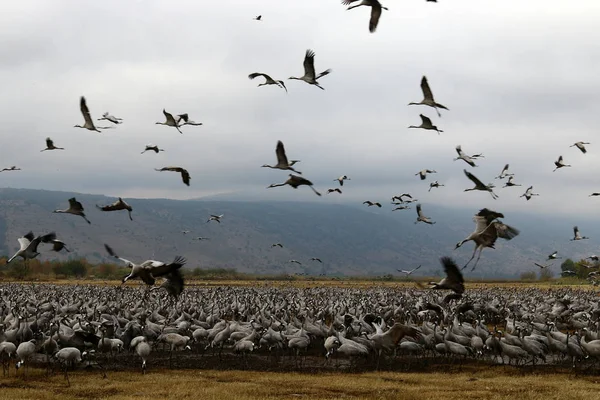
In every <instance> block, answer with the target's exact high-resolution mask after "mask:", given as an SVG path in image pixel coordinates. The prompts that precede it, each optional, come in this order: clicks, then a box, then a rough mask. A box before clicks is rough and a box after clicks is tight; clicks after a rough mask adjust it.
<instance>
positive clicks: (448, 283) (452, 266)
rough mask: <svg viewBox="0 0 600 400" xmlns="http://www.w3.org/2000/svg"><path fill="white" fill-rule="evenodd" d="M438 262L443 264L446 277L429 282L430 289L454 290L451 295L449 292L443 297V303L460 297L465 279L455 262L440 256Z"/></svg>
mask: <svg viewBox="0 0 600 400" xmlns="http://www.w3.org/2000/svg"><path fill="white" fill-rule="evenodd" d="M440 262H441V263H442V265H443V266H444V272H445V273H446V277H445V278H443V279H442V280H441V281H439V282H437V283H435V282H430V284H431V285H432V286H431V289H434V290H452V291H453V292H454V294H453V295H452V294H450V295H447V296H446V297H445V298H444V303H448V302H449V301H450V300H452V299H455V300H458V299H460V298H461V297H462V294H463V293H464V292H465V280H464V278H463V276H462V274H461V272H460V270H459V269H458V266H457V265H456V262H454V260H453V259H452V258H450V257H442V258H440Z"/></svg>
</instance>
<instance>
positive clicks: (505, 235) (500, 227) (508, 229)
mask: <svg viewBox="0 0 600 400" xmlns="http://www.w3.org/2000/svg"><path fill="white" fill-rule="evenodd" d="M494 226H495V228H496V234H497V235H498V237H499V238H502V239H506V240H511V239H512V238H514V237H515V236H517V235H518V234H519V230H518V229H515V228H513V227H512V226H510V225H506V224H505V223H503V222H500V221H498V222H494Z"/></svg>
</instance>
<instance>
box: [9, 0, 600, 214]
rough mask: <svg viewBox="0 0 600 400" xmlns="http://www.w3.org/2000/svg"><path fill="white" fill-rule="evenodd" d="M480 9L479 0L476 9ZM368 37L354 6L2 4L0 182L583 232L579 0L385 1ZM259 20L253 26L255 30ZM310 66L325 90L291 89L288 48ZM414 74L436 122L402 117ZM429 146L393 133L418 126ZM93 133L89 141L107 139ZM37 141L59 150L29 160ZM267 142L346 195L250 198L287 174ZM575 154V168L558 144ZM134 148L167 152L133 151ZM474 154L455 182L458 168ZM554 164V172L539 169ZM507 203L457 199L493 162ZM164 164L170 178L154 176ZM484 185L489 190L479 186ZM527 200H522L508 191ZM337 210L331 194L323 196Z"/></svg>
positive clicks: (585, 83) (589, 158) (585, 44)
mask: <svg viewBox="0 0 600 400" xmlns="http://www.w3.org/2000/svg"><path fill="white" fill-rule="evenodd" d="M483 3H485V4H483ZM383 4H384V5H386V6H388V7H389V11H385V10H384V12H383V15H382V17H381V21H380V24H379V28H378V30H377V32H376V33H374V34H371V33H369V31H368V20H369V13H370V9H369V8H367V7H359V8H357V9H354V10H351V11H346V7H345V6H343V5H341V4H340V2H339V1H337V0H302V1H291V0H288V1H281V0H258V1H246V0H238V1H233V0H223V1H221V2H214V1H210V2H209V1H203V0H193V1H192V0H190V1H176V0H172V1H158V0H156V1H155V0H138V1H134V0H112V1H109V0H104V1H91V0H86V1H74V0H64V1H60V0H54V1H46V0H39V1H32V0H22V1H18V2H2V4H1V5H0V54H1V57H0V83H1V85H2V92H3V96H0V109H1V110H2V111H1V113H2V126H1V128H0V129H1V131H2V134H1V138H2V139H1V146H0V164H1V165H0V167H6V166H11V165H17V166H19V167H21V168H22V169H23V170H22V171H18V172H3V173H2V174H0V185H1V186H6V187H8V186H10V187H20V188H42V189H49V190H66V191H75V192H84V193H96V194H107V195H113V196H123V197H129V198H131V197H167V198H176V199H186V198H196V197H201V196H209V195H214V194H219V193H237V194H238V195H239V196H240V198H242V199H243V198H244V197H245V196H247V197H249V198H260V197H261V196H262V197H264V198H270V199H295V200H307V201H321V202H336V201H342V199H343V200H356V201H363V200H367V199H370V200H373V201H381V202H387V200H388V199H389V198H390V197H391V196H392V195H394V194H398V193H401V192H411V193H413V195H415V197H419V198H420V200H421V201H423V202H424V203H430V204H442V203H443V204H445V205H449V206H460V207H463V206H464V207H469V208H480V207H483V206H488V207H492V206H493V208H495V209H499V210H501V211H504V212H506V211H510V210H516V209H519V210H524V209H527V208H528V209H529V210H531V211H532V212H556V213H565V214H568V213H573V214H574V213H581V211H582V210H585V211H587V212H588V213H587V214H586V215H582V216H581V217H582V218H585V217H587V216H590V215H594V216H597V215H598V211H597V210H599V209H600V204H599V202H600V198H590V197H588V195H589V194H590V193H591V192H594V191H600V175H599V172H600V156H599V154H600V140H598V139H597V136H598V133H599V129H598V117H597V116H598V110H599V109H600V97H599V95H598V93H600V74H598V67H597V66H598V63H599V62H600V47H598V45H597V44H598V41H599V39H600V33H598V29H597V23H598V21H599V20H600V2H598V1H597V0H578V1H571V2H565V1H563V0H528V1H521V0H505V1H497V2H482V1H481V0H440V1H439V3H437V4H436V3H427V2H426V1H425V0H410V1H409V0H405V1H401V2H392V1H387V2H384V3H383ZM258 14H261V15H262V21H254V20H253V19H252V18H253V17H255V16H256V15H258ZM309 48H310V49H313V50H314V51H315V53H316V59H315V65H316V69H317V70H318V71H322V70H325V69H327V68H331V69H332V70H333V72H332V73H331V74H330V75H328V76H326V77H323V78H322V80H321V84H322V85H323V87H325V89H326V90H325V91H321V90H320V89H318V88H317V87H315V86H311V85H308V84H306V83H304V82H301V81H292V80H287V78H288V77H290V76H301V75H302V74H303V68H302V61H303V57H304V53H305V51H306V49H309ZM251 72H265V73H268V74H270V75H271V76H273V77H274V78H276V79H285V81H286V85H287V87H288V89H289V93H288V94H286V93H285V91H283V90H282V89H279V88H277V87H274V86H264V87H260V88H259V87H257V85H258V84H259V83H261V79H256V80H254V81H250V80H249V79H248V77H247V76H248V74H249V73H251ZM423 75H426V76H427V77H428V79H429V83H430V86H431V88H432V90H433V93H434V95H435V98H436V100H437V101H438V102H440V103H442V104H444V105H446V106H447V107H448V108H449V109H450V110H449V111H443V112H442V117H441V118H438V117H437V115H436V114H435V111H434V110H433V109H430V108H428V107H424V106H410V107H409V106H407V103H409V102H411V101H420V100H421V99H422V94H421V90H420V87H419V83H420V80H421V77H422V76H423ZM81 95H84V96H85V97H86V99H87V103H88V107H89V108H90V111H91V113H92V116H93V117H94V118H100V117H101V114H102V113H103V112H105V111H109V112H110V113H112V114H113V115H115V116H117V117H121V118H123V119H124V123H123V124H122V125H119V126H118V127H117V128H116V129H111V130H106V131H104V132H103V133H101V134H99V133H97V132H92V131H88V130H85V129H79V128H74V127H73V125H75V124H83V118H82V116H81V114H80V111H79V97H80V96H81ZM163 107H164V108H166V110H167V111H170V112H173V113H175V114H179V113H183V112H187V113H189V115H190V118H192V119H193V120H195V121H201V122H203V123H204V126H201V127H184V128H182V130H183V132H184V133H183V135H181V134H179V133H178V132H177V131H176V130H175V129H174V128H171V127H166V126H161V125H155V122H157V121H164V117H163V115H162V112H161V111H162V109H163ZM420 113H424V114H425V115H427V116H429V117H430V118H432V120H433V122H434V124H436V125H437V126H438V127H439V128H440V129H443V130H444V133H442V134H441V135H438V134H437V133H435V132H432V131H423V130H414V129H407V127H408V126H409V125H413V124H414V125H419V124H420V120H419V114H420ZM104 122H105V121H101V122H99V123H98V125H100V126H103V125H106V124H105V123H104ZM47 136H50V137H52V138H53V139H54V141H55V144H56V145H57V146H60V147H65V148H66V150H65V151H53V152H43V153H40V150H41V149H43V148H44V147H45V143H44V139H45V138H46V137H47ZM277 140H282V141H283V142H284V144H285V146H286V149H287V154H288V157H289V158H290V159H300V160H302V161H301V162H300V163H299V164H296V167H298V169H299V170H300V171H302V172H303V174H304V176H305V177H307V178H309V179H311V180H312V181H313V182H314V183H315V186H316V188H317V189H318V190H321V191H323V192H325V191H326V189H327V188H328V187H336V185H337V183H335V182H333V179H334V178H336V177H337V176H340V175H343V174H346V175H348V176H349V177H350V178H351V181H349V182H347V183H346V185H344V188H343V190H344V193H343V194H342V195H341V196H339V195H329V196H327V195H324V196H323V197H322V198H318V197H317V196H315V195H314V194H313V193H312V192H311V191H310V190H308V188H305V187H301V188H299V189H298V190H292V189H291V188H289V187H285V188H276V189H269V190H266V189H264V188H265V187H266V186H267V185H269V184H270V183H275V182H283V181H284V180H285V179H286V178H287V173H286V172H283V171H277V170H269V169H265V168H260V165H262V164H265V163H271V164H274V163H275V162H276V160H275V153H274V149H275V144H276V142H277ZM579 140H581V141H585V142H591V143H592V144H591V145H589V146H588V150H589V152H588V153H587V154H585V155H584V154H582V153H581V152H580V151H579V150H577V149H576V148H569V146H570V145H571V144H573V143H574V142H576V141H579ZM147 143H154V144H157V145H159V146H160V147H161V148H164V149H165V150H166V151H165V152H164V153H161V154H159V155H156V154H154V153H146V154H144V155H140V152H141V151H142V150H143V149H144V145H145V144H147ZM458 144H461V145H462V148H463V150H464V151H465V152H466V153H467V154H473V153H483V154H484V155H485V157H486V158H484V159H481V160H480V161H479V162H478V164H480V166H479V167H477V168H473V169H471V168H470V167H469V166H468V165H467V164H465V163H464V162H462V161H456V162H454V161H452V160H453V158H454V157H456V153H455V150H454V148H455V146H456V145H458ZM559 155H563V156H564V159H565V162H566V163H569V164H572V165H573V167H571V168H564V169H562V170H559V171H557V172H552V170H553V169H554V164H553V161H554V160H556V159H557V158H558V156H559ZM506 163H510V169H511V171H512V172H514V173H515V174H516V176H515V181H516V182H517V183H520V184H522V185H523V186H522V187H516V188H507V189H497V193H498V195H499V196H500V198H499V200H497V201H495V202H494V201H493V200H492V199H491V197H490V196H489V194H488V193H485V192H467V193H465V192H463V190H464V189H466V188H469V187H472V186H473V185H472V184H471V182H470V181H468V180H467V179H466V177H465V176H464V175H463V172H462V170H463V169H464V168H467V169H469V170H472V172H473V173H474V174H475V175H476V176H477V177H479V178H480V179H481V180H482V181H483V182H484V183H488V182H492V181H494V179H493V178H494V176H496V175H498V174H499V173H500V170H501V169H502V167H503V166H504V164H506ZM167 165H178V166H182V167H184V168H187V169H188V170H189V172H190V174H191V177H192V180H191V187H189V188H188V187H186V186H184V185H183V184H182V183H181V180H180V178H179V176H178V174H175V173H171V172H161V173H159V172H155V171H154V170H153V168H158V167H163V166H167ZM423 168H433V169H436V170H437V171H438V174H436V175H433V176H432V178H433V179H434V180H435V179H437V180H439V182H440V183H443V184H445V185H446V186H445V187H443V188H440V189H434V190H432V191H431V192H430V193H428V192H427V189H428V183H429V181H430V179H428V180H427V181H426V182H421V181H420V180H419V179H418V178H417V177H415V176H414V174H415V173H416V172H418V171H419V170H421V169H423ZM496 184H497V185H498V186H502V183H501V182H499V181H498V180H496ZM529 185H534V191H535V192H537V193H540V197H537V198H534V199H532V200H531V201H529V202H526V201H525V200H524V199H523V198H519V195H520V194H522V193H523V192H524V190H525V189H526V187H527V186H529ZM334 196H337V197H334Z"/></svg>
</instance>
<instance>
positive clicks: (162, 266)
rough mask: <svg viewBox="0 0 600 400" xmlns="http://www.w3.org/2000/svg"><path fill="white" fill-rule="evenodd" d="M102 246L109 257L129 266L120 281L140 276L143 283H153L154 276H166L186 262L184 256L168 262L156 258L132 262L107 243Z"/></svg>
mask: <svg viewBox="0 0 600 400" xmlns="http://www.w3.org/2000/svg"><path fill="white" fill-rule="evenodd" d="M104 248H105V249H106V251H107V253H108V254H109V255H110V256H111V257H114V258H116V259H118V260H121V261H123V262H124V263H125V264H126V265H127V266H128V267H130V268H131V272H130V273H129V274H128V275H126V276H125V277H123V280H122V281H121V283H125V282H127V281H128V280H129V279H136V278H140V279H141V280H142V281H143V282H144V283H145V284H147V285H154V283H155V282H156V279H155V278H158V277H161V276H167V275H169V274H171V273H172V272H174V271H176V270H179V269H180V268H181V267H183V266H184V265H185V263H186V260H185V258H183V257H181V256H177V257H175V259H174V260H173V262H171V263H170V264H166V263H164V262H162V261H156V260H146V261H144V262H143V263H141V264H134V263H132V262H131V261H129V260H126V259H124V258H121V257H119V256H118V255H117V254H116V253H115V252H114V250H113V249H112V248H111V247H110V246H109V245H107V244H105V245H104ZM182 285H183V282H182Z"/></svg>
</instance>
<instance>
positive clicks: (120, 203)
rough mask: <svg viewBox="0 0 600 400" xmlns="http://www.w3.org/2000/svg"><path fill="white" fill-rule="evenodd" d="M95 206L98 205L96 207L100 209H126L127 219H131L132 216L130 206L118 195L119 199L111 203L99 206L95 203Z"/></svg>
mask: <svg viewBox="0 0 600 400" xmlns="http://www.w3.org/2000/svg"><path fill="white" fill-rule="evenodd" d="M96 207H98V209H100V210H102V211H118V210H127V213H128V214H129V219H130V220H132V221H133V218H132V217H131V212H132V211H133V208H131V206H130V205H129V204H127V203H126V202H125V201H123V199H122V198H120V197H119V200H117V201H115V202H114V203H112V204H109V205H107V206H99V205H97V204H96Z"/></svg>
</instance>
